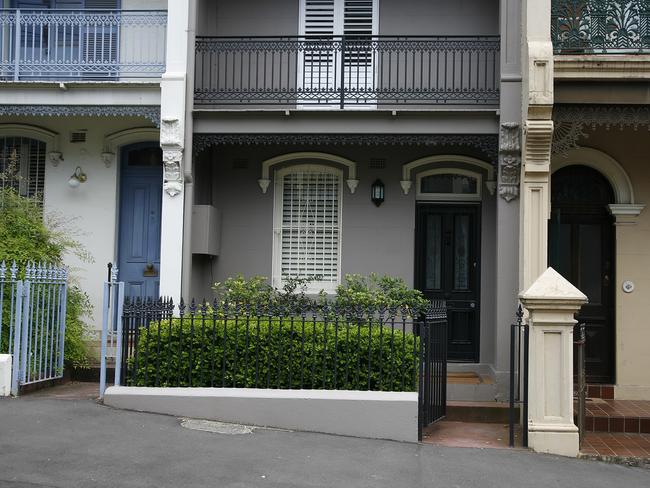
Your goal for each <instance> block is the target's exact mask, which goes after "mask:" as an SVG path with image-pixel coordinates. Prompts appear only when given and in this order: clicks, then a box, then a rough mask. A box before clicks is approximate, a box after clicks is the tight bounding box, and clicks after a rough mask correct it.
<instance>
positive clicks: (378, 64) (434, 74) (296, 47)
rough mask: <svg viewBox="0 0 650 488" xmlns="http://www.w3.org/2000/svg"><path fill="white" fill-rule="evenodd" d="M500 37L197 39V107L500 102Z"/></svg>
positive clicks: (486, 103) (294, 106) (293, 106)
mask: <svg viewBox="0 0 650 488" xmlns="http://www.w3.org/2000/svg"><path fill="white" fill-rule="evenodd" d="M499 48H500V39H499V37H498V36H408V37H387V36H373V37H367V36H363V37H359V36H338V37H337V36H333V37H323V38H313V37H203V36H199V37H197V38H196V51H195V57H196V59H195V88H194V104H195V105H196V106H206V107H210V106H212V107H215V108H218V107H220V106H221V107H228V106H232V105H247V106H249V105H259V106H266V105H282V106H285V107H286V108H296V107H301V106H313V105H317V106H325V107H334V108H346V107H354V106H373V105H375V106H400V105H423V106H425V105H437V104H447V105H450V104H469V105H477V104H478V105H498V104H499Z"/></svg>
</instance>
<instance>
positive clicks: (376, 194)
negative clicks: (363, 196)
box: [370, 180, 384, 207]
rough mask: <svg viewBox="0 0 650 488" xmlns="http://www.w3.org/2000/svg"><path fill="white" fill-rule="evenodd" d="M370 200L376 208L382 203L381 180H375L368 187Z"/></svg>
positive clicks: (382, 189)
mask: <svg viewBox="0 0 650 488" xmlns="http://www.w3.org/2000/svg"><path fill="white" fill-rule="evenodd" d="M370 200H372V203H374V204H375V205H376V206H378V207H379V205H381V204H382V203H384V184H383V183H382V181H381V180H375V182H374V183H373V184H372V186H371V187H370Z"/></svg>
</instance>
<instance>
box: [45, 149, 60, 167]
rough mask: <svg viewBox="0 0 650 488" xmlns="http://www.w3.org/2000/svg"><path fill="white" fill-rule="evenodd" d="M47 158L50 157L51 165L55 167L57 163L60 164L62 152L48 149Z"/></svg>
mask: <svg viewBox="0 0 650 488" xmlns="http://www.w3.org/2000/svg"><path fill="white" fill-rule="evenodd" d="M48 158H49V159H50V163H51V164H52V166H54V167H55V168H56V167H57V166H58V165H59V164H61V161H63V153H61V152H60V151H50V153H49V154H48Z"/></svg>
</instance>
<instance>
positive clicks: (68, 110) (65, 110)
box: [0, 105, 160, 127]
mask: <svg viewBox="0 0 650 488" xmlns="http://www.w3.org/2000/svg"><path fill="white" fill-rule="evenodd" d="M10 115H19V116H36V117H143V118H145V119H147V120H149V121H151V122H152V123H153V124H154V125H155V126H156V127H160V107H159V106H157V105H0V116H10Z"/></svg>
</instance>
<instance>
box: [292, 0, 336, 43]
mask: <svg viewBox="0 0 650 488" xmlns="http://www.w3.org/2000/svg"><path fill="white" fill-rule="evenodd" d="M302 1H303V2H304V3H303V24H304V25H303V32H301V35H304V36H307V37H325V36H333V35H335V34H336V27H335V23H336V22H335V4H336V1H335V0H302Z"/></svg>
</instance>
